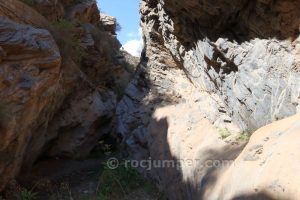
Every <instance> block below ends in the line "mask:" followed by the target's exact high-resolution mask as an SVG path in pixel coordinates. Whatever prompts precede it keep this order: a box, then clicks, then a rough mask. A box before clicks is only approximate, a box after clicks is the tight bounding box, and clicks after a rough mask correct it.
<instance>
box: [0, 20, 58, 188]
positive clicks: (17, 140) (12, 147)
mask: <svg viewBox="0 0 300 200" xmlns="http://www.w3.org/2000/svg"><path fill="white" fill-rule="evenodd" d="M0 32H1V36H0V46H1V64H0V66H1V67H0V99H1V106H2V110H1V115H2V116H3V117H2V118H1V130H0V133H1V140H0V158H1V159H0V174H1V176H0V177H1V178H0V190H1V189H3V186H4V184H5V183H6V182H7V181H8V180H10V179H11V178H13V177H14V176H15V175H16V174H17V173H18V171H19V170H20V167H21V165H22V162H23V159H24V156H25V154H26V153H28V152H27V148H28V144H29V141H30V140H32V138H34V137H35V136H36V135H35V134H36V132H35V131H34V130H35V129H37V128H38V127H40V126H44V125H45V124H47V123H48V121H49V120H50V119H51V116H52V115H53V112H54V110H55V109H56V104H57V101H58V98H57V96H58V95H59V93H58V88H59V79H60V76H59V74H60V69H61V68H60V67H61V56H60V53H59V50H58V47H57V45H56V43H55V41H54V39H53V38H52V36H51V34H50V33H49V32H48V31H47V30H44V29H37V28H34V27H32V26H29V25H23V24H19V23H16V22H13V21H11V20H9V19H7V18H6V17H1V18H0ZM30 153H32V154H33V155H32V156H34V155H35V154H37V153H38V152H30Z"/></svg>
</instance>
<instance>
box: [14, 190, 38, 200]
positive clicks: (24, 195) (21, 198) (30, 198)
mask: <svg viewBox="0 0 300 200" xmlns="http://www.w3.org/2000/svg"><path fill="white" fill-rule="evenodd" d="M37 195H38V193H36V192H32V191H29V190H27V189H25V188H22V189H21V191H20V192H19V193H17V194H16V198H17V200H35V199H37Z"/></svg>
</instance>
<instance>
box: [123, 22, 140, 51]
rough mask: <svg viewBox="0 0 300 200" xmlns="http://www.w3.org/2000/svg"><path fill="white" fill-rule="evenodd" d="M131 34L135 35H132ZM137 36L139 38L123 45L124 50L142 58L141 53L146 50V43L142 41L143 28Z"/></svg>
mask: <svg viewBox="0 0 300 200" xmlns="http://www.w3.org/2000/svg"><path fill="white" fill-rule="evenodd" d="M131 34H132V35H134V34H133V33H131ZM136 35H137V36H138V38H137V39H132V40H129V41H127V42H126V43H125V44H124V45H123V48H124V50H125V51H127V52H128V53H130V54H131V55H133V56H137V57H140V56H141V52H142V50H143V48H144V42H143V39H142V29H141V28H139V31H138V33H137V34H136Z"/></svg>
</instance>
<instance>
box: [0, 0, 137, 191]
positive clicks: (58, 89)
mask: <svg viewBox="0 0 300 200" xmlns="http://www.w3.org/2000/svg"><path fill="white" fill-rule="evenodd" d="M24 2H26V3H28V4H25V3H23V2H21V1H17V0H9V1H0V14H1V17H0V32H1V35H0V97H1V98H0V99H1V100H0V120H1V121H0V128H1V130H0V133H1V140H0V191H1V190H3V188H4V187H5V186H6V185H7V183H8V182H9V181H10V180H12V179H14V178H16V177H17V175H18V174H19V173H20V171H26V170H27V169H29V168H30V167H31V166H32V164H33V163H34V162H35V161H37V160H38V159H39V158H40V157H43V156H51V157H68V158H81V157H85V156H87V155H88V154H89V153H90V152H91V151H92V150H93V148H94V147H95V146H96V145H98V140H99V139H100V138H101V137H103V136H104V135H105V134H108V133H110V132H111V131H112V130H113V125H114V113H115V108H116V104H117V97H118V96H120V95H122V89H123V88H125V87H126V85H127V84H128V81H129V79H130V78H131V76H132V73H133V72H128V70H127V69H126V63H127V61H126V60H124V56H122V53H121V52H120V51H119V48H120V43H119V41H117V39H116V36H115V35H114V34H112V33H111V31H105V30H104V25H103V23H102V22H101V20H100V13H99V11H98V8H97V5H96V2H95V1H93V0H88V1H67V0H66V1H59V2H58V1H43V0H42V1H35V0H33V1H24ZM54 11H55V12H54ZM24 13H26V14H24ZM36 27H39V28H36ZM121 75H124V76H121ZM119 98H120V97H119Z"/></svg>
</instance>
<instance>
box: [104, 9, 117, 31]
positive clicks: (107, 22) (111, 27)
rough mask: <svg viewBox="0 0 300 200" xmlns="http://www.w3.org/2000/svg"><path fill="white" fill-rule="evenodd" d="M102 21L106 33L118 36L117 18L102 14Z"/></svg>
mask: <svg viewBox="0 0 300 200" xmlns="http://www.w3.org/2000/svg"><path fill="white" fill-rule="evenodd" d="M100 19H101V22H102V24H103V25H104V29H105V30H106V31H109V32H111V33H112V34H116V28H117V20H116V18H115V17H111V16H109V15H107V14H104V13H101V15H100Z"/></svg>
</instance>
